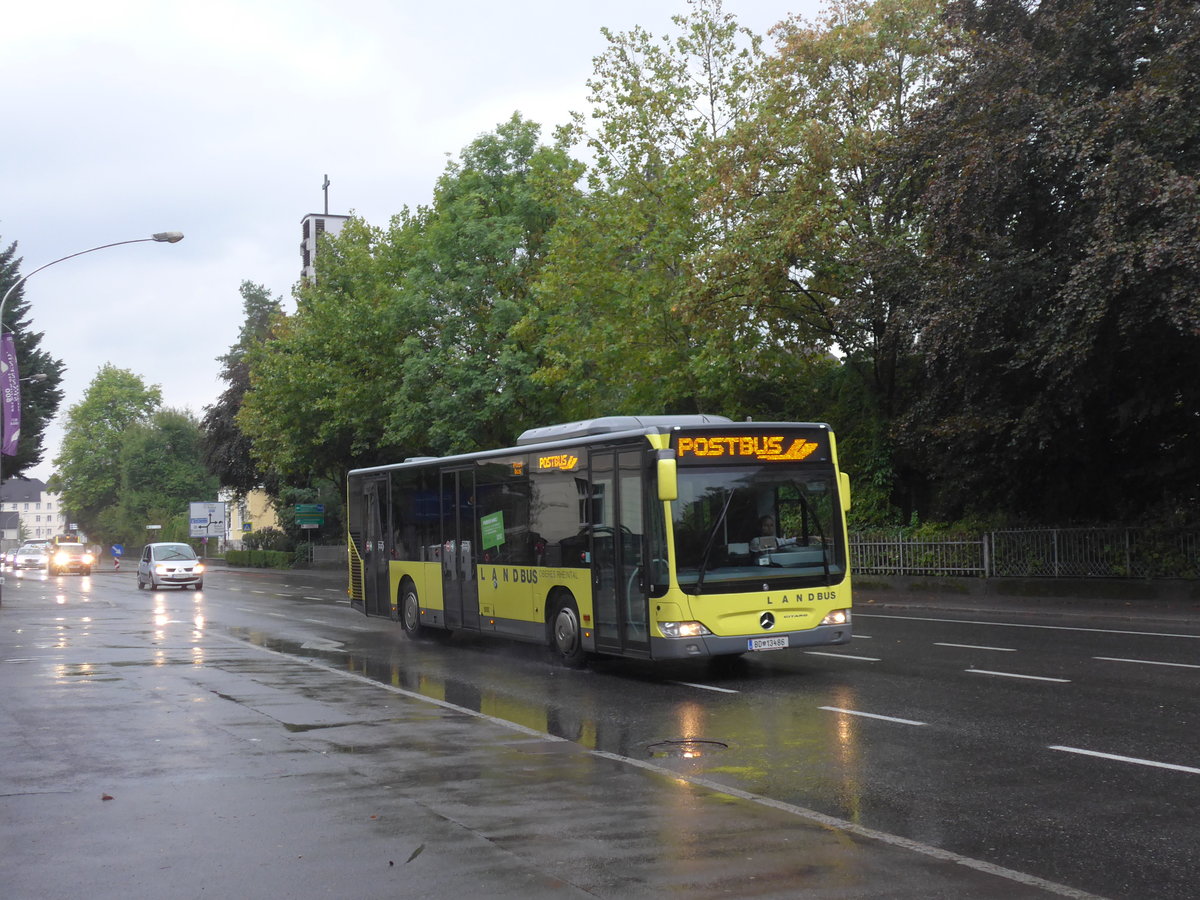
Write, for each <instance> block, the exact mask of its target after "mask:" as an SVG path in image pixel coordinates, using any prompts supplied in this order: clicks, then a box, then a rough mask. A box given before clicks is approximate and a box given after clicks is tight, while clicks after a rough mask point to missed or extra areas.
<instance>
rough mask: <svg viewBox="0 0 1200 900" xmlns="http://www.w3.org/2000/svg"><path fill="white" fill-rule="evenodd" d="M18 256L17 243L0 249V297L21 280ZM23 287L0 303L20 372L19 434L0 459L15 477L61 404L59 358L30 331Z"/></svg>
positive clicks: (38, 455) (39, 452)
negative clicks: (13, 446) (14, 449)
mask: <svg viewBox="0 0 1200 900" xmlns="http://www.w3.org/2000/svg"><path fill="white" fill-rule="evenodd" d="M20 263H21V259H20V257H18V256H17V245H16V244H15V243H13V244H9V245H8V246H7V247H5V248H4V249H2V250H0V297H2V296H4V295H5V294H6V293H7V292H8V291H9V289H11V288H12V287H13V285H15V284H16V283H17V282H18V281H20V280H21V277H22V276H21V273H20V271H19V268H20ZM24 293H25V286H24V285H21V286H20V287H18V288H16V290H14V291H13V292H12V295H11V296H9V298H8V302H7V303H6V304H5V306H4V323H3V327H4V330H5V331H9V332H12V335H13V344H14V346H15V347H16V351H17V370H18V372H20V375H21V381H22V384H21V437H20V440H19V441H18V442H17V455H16V456H6V457H5V458H4V469H3V476H4V478H5V479H8V478H13V477H15V476H19V475H20V474H21V473H22V472H24V471H25V470H26V469H28V468H30V467H32V466H36V465H37V464H38V463H39V462H41V461H42V456H43V454H44V453H45V448H44V447H43V436H44V435H45V432H46V426H47V425H48V424H49V423H50V421H51V420H52V419H53V418H54V416H55V414H56V413H57V412H58V407H59V404H61V403H62V399H63V392H62V387H61V385H62V377H63V372H64V370H65V368H66V367H65V366H64V365H63V361H62V360H61V359H55V358H54V357H52V356H51V355H50V354H49V353H47V352H46V351H45V350H42V349H40V345H41V343H42V337H43V334H42V332H40V331H33V330H32V322H31V320H30V319H29V318H28V315H29V304H28V303H27V302H26V301H25V299H24ZM34 375H44V376H45V380H44V381H30V380H29V379H30V377H31V376H34Z"/></svg>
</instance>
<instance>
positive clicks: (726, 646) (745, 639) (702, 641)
mask: <svg viewBox="0 0 1200 900" xmlns="http://www.w3.org/2000/svg"><path fill="white" fill-rule="evenodd" d="M763 638H787V644H786V645H784V646H771V647H762V646H759V647H757V648H756V647H755V646H754V645H753V644H752V642H753V641H756V640H761V639H763ZM850 638H851V633H850V623H849V622H846V624H844V625H818V626H817V627H816V628H809V629H806V630H805V631H779V632H774V633H771V632H763V633H762V634H756V635H738V636H736V637H721V636H719V635H715V634H706V635H703V636H702V637H686V638H658V637H656V638H651V639H650V656H651V658H653V659H693V658H696V657H705V656H734V655H737V654H741V653H762V652H766V651H768V650H792V649H795V648H797V647H821V646H830V645H836V644H848V643H850ZM771 643H773V644H779V643H780V642H779V641H772V642H771Z"/></svg>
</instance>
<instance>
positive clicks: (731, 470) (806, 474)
mask: <svg viewBox="0 0 1200 900" xmlns="http://www.w3.org/2000/svg"><path fill="white" fill-rule="evenodd" d="M672 520H673V525H674V534H675V562H676V569H677V577H678V580H679V586H680V588H682V589H683V590H684V591H686V592H688V593H691V594H703V593H727V592H733V591H747V590H761V589H763V585H764V584H770V585H771V587H772V588H780V589H783V588H796V587H807V586H817V585H829V584H834V583H836V582H838V581H841V580H842V577H843V575H844V574H845V548H844V547H843V546H842V526H841V505H840V503H839V501H838V497H837V493H836V479H835V478H834V473H833V469H832V467H824V466H821V467H804V468H796V467H792V466H788V467H781V466H778V465H772V466H737V467H731V466H723V467H720V468H688V469H685V470H683V471H681V472H680V476H679V498H678V499H677V500H675V501H674V502H673V503H672Z"/></svg>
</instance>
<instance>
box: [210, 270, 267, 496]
mask: <svg viewBox="0 0 1200 900" xmlns="http://www.w3.org/2000/svg"><path fill="white" fill-rule="evenodd" d="M239 291H240V292H241V295H242V311H243V313H244V315H245V320H244V321H243V323H242V328H241V331H240V332H239V333H238V339H237V343H235V344H234V345H233V346H232V347H230V348H229V352H228V353H227V354H225V355H224V356H222V357H219V358H218V362H220V363H221V379H222V380H223V381H224V382H225V384H226V388H225V390H224V391H222V392H221V396H220V397H219V398H218V399H217V402H216V403H214V404H212V405H211V406H208V407H205V410H204V419H203V422H202V425H203V429H204V437H203V441H202V445H203V448H204V463H205V465H206V466H208V469H209V471H210V472H212V473H213V474H214V475H216V476H217V478H218V479H219V481H220V483H221V485H222V486H223V487H227V488H232V489H233V491H234V492H235V494H238V495H241V496H244V495H246V494H248V493H249V492H250V491H252V490H254V489H255V488H260V487H264V486H265V485H266V482H267V480H268V476H266V475H264V474H263V473H262V472H260V471H259V468H258V466H257V465H256V463H255V460H254V457H253V455H252V453H251V442H250V438H249V437H248V436H247V435H246V434H245V433H244V432H243V431H242V429H241V428H240V427H239V426H238V423H237V413H238V410H240V409H241V408H242V400H243V399H244V397H245V395H246V391H248V390H249V389H250V361H249V354H250V351H251V350H252V349H253V348H255V347H257V346H259V345H261V344H262V343H263V342H265V341H267V340H268V339H269V338H270V335H271V328H272V326H273V324H274V323H275V322H276V320H278V319H279V318H280V317H281V316H282V315H283V306H282V304H281V302H280V300H279V299H278V298H276V297H272V296H271V294H270V292H269V291H268V290H267V289H266V288H265V287H264V286H263V285H260V284H252V283H251V282H249V281H243V282H242V284H241V287H240V288H239Z"/></svg>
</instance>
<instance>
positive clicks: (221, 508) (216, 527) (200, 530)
mask: <svg viewBox="0 0 1200 900" xmlns="http://www.w3.org/2000/svg"><path fill="white" fill-rule="evenodd" d="M188 535H189V537H224V536H225V504H224V503H207V502H204V503H189V504H188Z"/></svg>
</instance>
